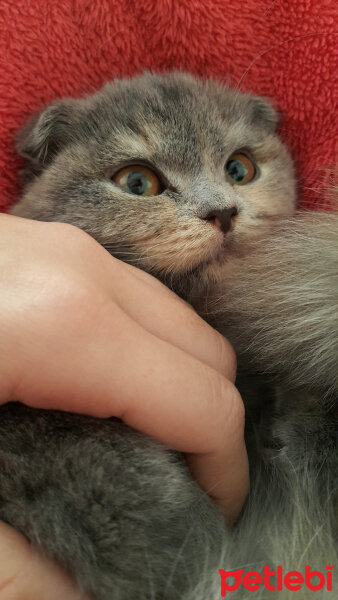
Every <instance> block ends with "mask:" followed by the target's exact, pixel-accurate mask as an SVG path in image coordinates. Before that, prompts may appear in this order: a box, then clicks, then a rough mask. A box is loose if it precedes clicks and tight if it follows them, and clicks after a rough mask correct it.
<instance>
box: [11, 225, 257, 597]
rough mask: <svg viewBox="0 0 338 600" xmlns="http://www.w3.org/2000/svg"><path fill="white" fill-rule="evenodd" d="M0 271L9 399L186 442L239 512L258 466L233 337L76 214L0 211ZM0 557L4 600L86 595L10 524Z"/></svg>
mask: <svg viewBox="0 0 338 600" xmlns="http://www.w3.org/2000/svg"><path fill="white" fill-rule="evenodd" d="M0 274H1V276H0V348H1V349H3V350H4V352H3V356H2V357H1V361H0V403H4V402H8V401H11V400H19V401H21V402H23V403H25V404H27V405H29V406H33V407H39V408H45V409H48V408H52V409H59V410H67V411H72V412H78V413H83V414H87V415H94V416H96V417H102V418H105V417H110V416H116V417H119V418H121V419H122V420H123V421H125V422H126V423H127V424H129V425H130V426H132V427H133V428H135V429H138V430H140V431H142V432H144V433H146V434H148V435H150V436H152V437H153V438H155V439H157V440H159V441H160V442H162V443H164V444H165V445H166V446H168V447H170V448H173V449H175V450H179V451H181V452H184V453H185V454H186V456H187V460H188V464H189V467H190V469H191V472H192V475H193V476H194V478H195V479H196V480H197V482H198V483H199V485H200V486H201V488H202V489H203V490H204V491H205V492H207V493H208V494H209V495H210V496H211V497H212V498H213V499H214V500H215V501H216V502H217V503H218V504H219V506H220V508H221V510H222V511H223V514H224V516H225V518H226V520H227V521H228V522H232V521H234V520H235V519H236V517H237V516H238V514H239V512H240V510H241V508H242V506H243V503H244V500H245V498H246V495H247V492H248V489H249V475H248V461H247V454H246V449H245V443H244V408H243V402H242V399H241V397H240V394H239V392H238V391H237V389H236V387H235V385H234V383H235V376H236V357H235V354H234V351H233V349H232V347H231V345H230V344H229V342H228V341H227V340H225V339H224V338H223V337H222V336H221V335H220V334H218V333H217V332H216V331H215V330H213V329H212V328H211V327H210V326H209V325H207V324H206V323H205V322H204V321H203V320H202V319H201V318H200V317H199V316H198V315H197V314H196V313H195V312H194V311H193V309H192V308H191V307H190V306H189V305H188V304H186V303H185V302H183V301H182V300H181V299H180V298H178V297H177V296H176V295H175V294H173V293H172V292H171V291H169V290H168V289H167V288H166V287H165V286H163V285H162V284H161V283H160V282H158V281H157V280H156V279H154V278H153V277H151V276H150V275H148V274H147V273H144V272H143V271H140V270H138V269H135V268H134V267H132V266H130V265H126V264H125V263H122V262H121V261H118V260H116V259H114V258H112V257H111V256H110V255H109V253H108V252H106V251H105V250H104V249H103V248H102V247H101V246H100V245H99V244H97V243H96V242H95V241H94V240H93V239H92V238H91V237H89V236H88V235H87V234H85V233H84V232H82V231H80V230H79V229H77V228H75V227H72V226H70V225H65V224H59V223H41V222H35V221H30V220H27V219H21V218H18V217H13V216H9V215H0ZM50 357H52V360H50ZM74 382H76V385H75V383H74ZM8 548H10V551H8ZM0 565H1V566H0V600H14V599H15V600H21V599H22V600H30V598H32V599H33V598H34V600H40V599H41V600H42V599H43V598H45V597H46V593H47V592H46V590H48V598H49V600H58V599H59V598H60V599H61V598H62V600H68V598H69V600H79V599H80V598H84V596H81V595H79V592H78V591H77V590H76V589H75V588H74V587H73V585H72V583H71V582H70V581H68V579H67V578H66V577H65V576H64V575H63V574H62V573H60V571H59V570H58V568H57V567H56V566H55V565H53V564H52V563H49V562H48V561H46V560H45V559H43V558H42V557H40V556H39V555H38V554H37V553H36V552H35V551H33V550H32V549H31V548H30V546H29V544H28V543H27V542H26V541H25V540H24V539H23V538H22V537H21V536H20V535H19V534H17V533H16V532H14V531H13V530H11V529H10V528H9V527H8V526H7V525H4V524H0ZM27 565H28V566H29V568H28V566H27ZM28 572H29V573H30V574H31V575H30V576H29V577H30V579H27V577H28V576H27V575H26V576H25V575H24V574H25V573H28ZM28 581H31V582H33V581H34V582H35V583H34V585H33V583H32V584H31V585H30V584H29V583H28ZM32 586H33V587H32ZM28 588H29V589H28Z"/></svg>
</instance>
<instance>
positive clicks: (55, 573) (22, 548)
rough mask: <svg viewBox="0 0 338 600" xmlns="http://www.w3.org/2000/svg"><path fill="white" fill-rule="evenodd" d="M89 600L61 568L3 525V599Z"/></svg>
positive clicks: (0, 578) (0, 566) (0, 554)
mask: <svg viewBox="0 0 338 600" xmlns="http://www.w3.org/2000/svg"><path fill="white" fill-rule="evenodd" d="M46 598H48V600H86V599H87V596H85V595H84V594H83V593H81V592H80V591H79V590H78V589H77V588H76V587H75V585H74V584H73V583H72V582H71V581H70V580H69V579H68V577H67V576H66V575H65V574H64V573H63V572H62V571H61V569H60V568H59V567H57V565H55V564H54V563H52V562H50V561H49V560H47V559H45V558H43V557H42V556H40V555H39V554H38V552H36V551H35V550H33V549H32V547H31V546H30V545H29V543H28V542H27V541H26V540H25V539H24V538H23V537H22V536H21V535H20V534H19V533H17V532H16V531H14V529H12V528H11V527H9V526H8V525H6V524H5V523H1V522H0V600H45V599H46Z"/></svg>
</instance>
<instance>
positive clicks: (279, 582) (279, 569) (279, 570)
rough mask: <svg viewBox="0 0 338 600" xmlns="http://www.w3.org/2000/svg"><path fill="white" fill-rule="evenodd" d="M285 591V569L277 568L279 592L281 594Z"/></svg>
mask: <svg viewBox="0 0 338 600" xmlns="http://www.w3.org/2000/svg"><path fill="white" fill-rule="evenodd" d="M282 589H283V567H281V566H280V565H278V567H277V590H278V591H279V592H281V591H282Z"/></svg>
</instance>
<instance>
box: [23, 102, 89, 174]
mask: <svg viewBox="0 0 338 600" xmlns="http://www.w3.org/2000/svg"><path fill="white" fill-rule="evenodd" d="M77 105H78V101H77V100H73V99H71V98H70V99H67V100H59V101H57V102H55V103H53V104H50V105H49V106H47V108H45V109H43V110H42V111H40V112H38V113H37V114H35V115H33V117H32V118H31V119H30V120H29V121H28V122H27V123H26V125H25V126H24V127H23V128H22V129H21V131H20V132H19V134H18V136H17V139H16V150H17V152H18V154H19V155H20V156H22V157H23V158H24V159H25V160H26V161H28V164H29V167H30V168H31V170H32V171H34V172H40V171H41V170H42V169H43V168H44V167H45V166H47V165H48V164H49V163H50V162H51V160H52V159H53V158H54V157H55V156H56V154H57V153H58V152H59V151H60V150H61V149H62V148H64V147H65V146H66V145H67V144H68V143H70V142H71V141H72V139H74V137H75V135H74V134H75V128H76V121H77V112H78V108H77Z"/></svg>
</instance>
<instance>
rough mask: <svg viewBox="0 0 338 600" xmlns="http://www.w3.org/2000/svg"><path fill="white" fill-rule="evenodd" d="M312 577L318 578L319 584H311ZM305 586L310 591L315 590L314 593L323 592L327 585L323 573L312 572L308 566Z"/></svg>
mask: <svg viewBox="0 0 338 600" xmlns="http://www.w3.org/2000/svg"><path fill="white" fill-rule="evenodd" d="M312 577H318V579H319V583H311V579H312ZM305 585H306V587H308V588H309V590H313V591H314V592H315V591H317V590H322V589H323V587H324V585H325V577H324V575H323V573H321V572H320V571H311V569H310V567H309V565H306V567H305Z"/></svg>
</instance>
